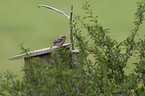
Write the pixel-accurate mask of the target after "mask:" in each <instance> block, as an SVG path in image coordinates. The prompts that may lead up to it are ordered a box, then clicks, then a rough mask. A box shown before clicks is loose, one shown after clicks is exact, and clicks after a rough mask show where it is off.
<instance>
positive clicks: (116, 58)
mask: <svg viewBox="0 0 145 96" xmlns="http://www.w3.org/2000/svg"><path fill="white" fill-rule="evenodd" d="M137 6H138V9H137V12H136V13H135V16H136V19H135V22H134V24H135V27H134V29H133V30H131V34H130V36H128V37H127V38H126V40H123V41H122V42H117V41H116V40H113V39H111V37H110V36H109V35H108V34H107V33H108V29H104V28H103V27H102V26H101V25H100V24H99V23H98V21H97V16H96V17H94V16H93V10H92V9H90V5H89V4H88V3H85V4H84V6H83V9H84V10H85V11H86V14H87V16H85V17H83V18H81V17H80V16H76V21H77V22H80V23H82V25H83V28H84V29H86V30H87V32H88V34H87V37H86V36H84V35H82V34H83V33H82V31H81V30H82V29H81V28H82V27H81V28H77V23H76V21H74V26H73V27H74V34H73V35H74V37H75V39H76V46H77V48H78V49H79V51H80V52H79V54H78V55H77V58H75V59H72V58H71V54H70V53H69V52H66V51H65V50H64V49H62V48H61V49H60V50H55V51H53V53H52V56H51V57H52V58H51V61H50V63H49V64H48V63H46V62H44V61H43V60H41V59H39V58H32V60H31V64H28V65H26V66H25V67H24V68H23V72H24V73H25V75H24V77H23V80H22V81H20V80H16V79H15V76H14V75H12V74H11V73H10V72H7V73H4V74H1V75H0V95H1V96H144V95H145V56H144V53H145V39H144V40H139V41H135V40H134V38H135V36H136V34H137V32H138V30H139V28H140V25H141V24H142V23H143V20H144V12H145V1H138V2H137ZM85 22H87V23H85ZM86 38H90V39H91V40H90V39H89V40H88V39H86ZM89 41H91V43H90V42H89ZM92 42H93V43H92ZM89 55H92V56H93V60H90V59H89V58H88V56H89ZM131 56H137V58H138V62H136V63H134V64H135V66H136V67H135V69H134V70H133V71H132V72H131V73H130V74H128V75H126V74H125V70H124V69H125V68H126V66H127V64H128V60H129V59H130V58H131ZM76 62H77V63H76Z"/></svg>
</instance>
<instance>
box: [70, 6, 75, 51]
mask: <svg viewBox="0 0 145 96" xmlns="http://www.w3.org/2000/svg"><path fill="white" fill-rule="evenodd" d="M72 15H73V6H71V11H70V19H69V22H70V40H71V43H72V50H74V39H73V34H72V31H73V22H72Z"/></svg>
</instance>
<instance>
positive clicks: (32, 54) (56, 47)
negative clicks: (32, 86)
mask: <svg viewBox="0 0 145 96" xmlns="http://www.w3.org/2000/svg"><path fill="white" fill-rule="evenodd" d="M70 46H71V43H68V44H63V47H65V48H69V47H70ZM58 48H59V46H53V47H52V48H51V47H48V48H44V49H39V50H35V51H30V52H28V53H27V54H26V53H24V54H20V55H16V56H13V57H10V58H9V60H17V59H22V58H28V57H32V56H37V55H42V54H46V53H51V52H52V50H54V49H58Z"/></svg>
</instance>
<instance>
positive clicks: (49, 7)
mask: <svg viewBox="0 0 145 96" xmlns="http://www.w3.org/2000/svg"><path fill="white" fill-rule="evenodd" d="M38 7H46V8H48V9H52V10H54V11H57V12H59V13H61V14H63V15H64V16H65V17H66V18H67V19H69V20H70V17H69V16H68V15H67V14H65V13H64V12H63V11H61V10H58V9H56V8H54V7H51V6H47V5H38Z"/></svg>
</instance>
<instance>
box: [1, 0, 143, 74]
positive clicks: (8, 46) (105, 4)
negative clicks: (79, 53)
mask: <svg viewBox="0 0 145 96" xmlns="http://www.w3.org/2000/svg"><path fill="white" fill-rule="evenodd" d="M85 1H89V0H85ZM136 1H137V0H120V1H117V0H91V1H89V3H90V4H91V6H92V9H94V15H97V16H99V18H98V19H99V22H100V23H101V25H103V26H104V27H105V28H109V29H110V33H109V34H110V35H111V37H112V38H113V39H116V40H118V41H122V40H124V39H125V38H126V37H127V36H128V35H129V32H130V30H131V29H133V27H134V25H133V20H134V13H135V12H136V4H135V2H136ZM83 3H85V2H84V0H55V1H54V0H12V1H8V0H1V3H0V12H1V14H0V72H5V71H6V70H10V71H11V72H13V73H16V74H17V75H19V76H20V77H21V76H22V72H21V69H22V67H23V65H24V63H23V60H15V61H8V58H9V57H11V56H15V55H18V54H20V52H21V50H20V47H19V46H18V45H19V44H20V43H22V42H25V45H24V46H25V47H26V48H31V50H37V49H42V48H46V47H49V46H51V45H52V41H53V40H54V39H55V38H56V37H58V36H60V35H62V34H63V35H66V36H67V38H68V39H67V41H66V42H67V43H68V42H69V25H68V20H67V19H66V18H65V17H64V16H63V15H61V14H59V13H56V12H54V11H51V10H48V9H46V8H38V7H37V6H38V4H46V5H50V6H53V7H56V8H58V9H60V10H63V11H64V12H66V13H68V14H69V11H70V6H71V5H72V4H73V5H74V14H75V15H84V14H85V13H84V11H83V10H82V9H81V7H82V4H83ZM143 26H144V25H143ZM143 26H142V28H141V30H140V31H139V33H138V36H137V37H136V39H139V38H144V37H143V35H144V30H145V27H144V28H143ZM134 61H135V60H134V59H131V60H130V62H134ZM129 67H130V68H133V67H132V65H131V64H130V65H129ZM128 72H129V71H128Z"/></svg>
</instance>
